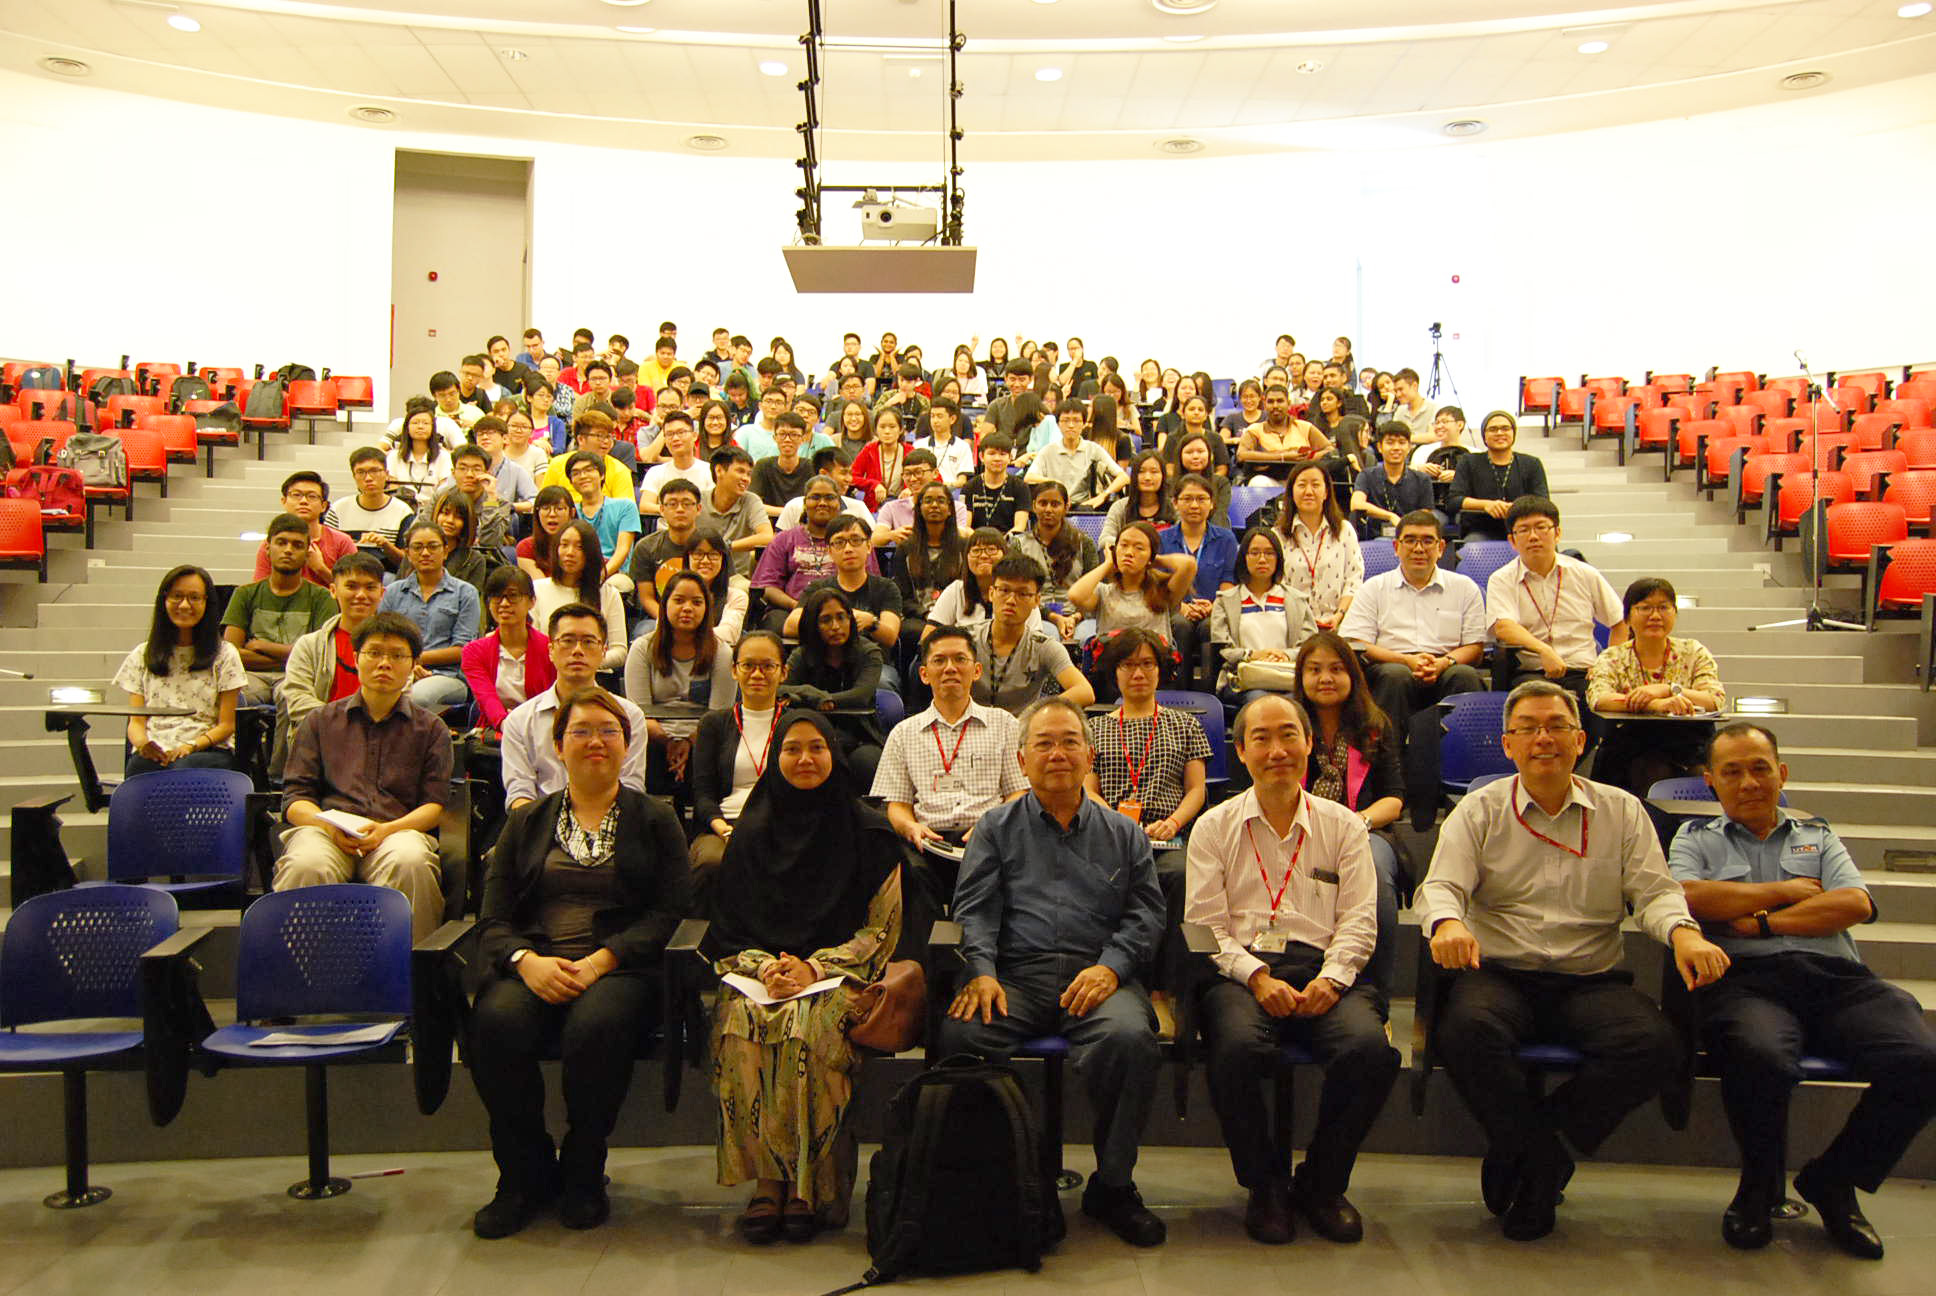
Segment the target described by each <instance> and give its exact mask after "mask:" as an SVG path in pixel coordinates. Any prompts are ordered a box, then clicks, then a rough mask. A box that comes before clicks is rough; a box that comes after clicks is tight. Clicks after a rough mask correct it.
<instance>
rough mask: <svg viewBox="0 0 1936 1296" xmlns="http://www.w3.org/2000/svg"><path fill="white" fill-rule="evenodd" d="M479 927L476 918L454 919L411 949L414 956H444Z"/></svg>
mask: <svg viewBox="0 0 1936 1296" xmlns="http://www.w3.org/2000/svg"><path fill="white" fill-rule="evenodd" d="M476 927H477V919H475V918H453V919H452V920H451V921H449V922H447V923H445V924H444V925H443V926H441V927H439V928H438V929H437V930H436V931H434V932H432V933H430V935H428V936H426V937H424V938H423V939H422V940H421V941H418V942H417V943H416V944H415V945H413V946H412V947H411V950H410V952H411V953H412V954H413V955H414V954H443V953H446V952H448V951H449V950H450V949H451V948H452V947H453V946H455V945H456V944H457V942H458V941H460V940H462V939H464V937H466V936H468V935H470V934H471V932H472V931H473V930H475V929H476Z"/></svg>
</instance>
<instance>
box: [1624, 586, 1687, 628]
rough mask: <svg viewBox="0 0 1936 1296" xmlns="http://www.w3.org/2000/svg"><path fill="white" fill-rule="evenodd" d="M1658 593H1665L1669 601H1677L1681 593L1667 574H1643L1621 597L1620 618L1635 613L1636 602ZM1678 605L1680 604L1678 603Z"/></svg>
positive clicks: (1625, 618)
mask: <svg viewBox="0 0 1936 1296" xmlns="http://www.w3.org/2000/svg"><path fill="white" fill-rule="evenodd" d="M1656 594H1665V595H1666V596H1667V601H1668V602H1669V603H1676V602H1677V600H1678V599H1679V597H1680V596H1679V595H1677V594H1675V593H1674V582H1673V581H1670V580H1668V579H1667V578H1666V577H1665V576H1642V577H1641V578H1640V579H1639V580H1637V581H1635V582H1634V583H1633V584H1631V585H1629V586H1627V592H1626V594H1625V595H1623V596H1622V597H1621V599H1620V619H1621V620H1622V621H1625V620H1627V619H1628V618H1629V617H1631V616H1632V615H1633V610H1634V604H1636V603H1639V602H1640V601H1641V600H1643V599H1649V598H1652V597H1653V596H1654V595H1656ZM1677 605H1678V604H1677Z"/></svg>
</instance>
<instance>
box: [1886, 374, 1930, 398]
mask: <svg viewBox="0 0 1936 1296" xmlns="http://www.w3.org/2000/svg"><path fill="white" fill-rule="evenodd" d="M1895 394H1896V399H1897V400H1919V401H1932V402H1936V374H1930V373H1927V372H1924V373H1916V374H1911V375H1909V377H1907V378H1905V379H1904V380H1903V381H1902V382H1900V383H1898V384H1896V393H1895Z"/></svg>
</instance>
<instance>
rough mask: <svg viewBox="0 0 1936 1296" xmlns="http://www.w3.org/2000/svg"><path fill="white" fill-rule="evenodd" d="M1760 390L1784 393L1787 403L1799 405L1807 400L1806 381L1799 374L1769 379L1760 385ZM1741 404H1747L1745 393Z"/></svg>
mask: <svg viewBox="0 0 1936 1296" xmlns="http://www.w3.org/2000/svg"><path fill="white" fill-rule="evenodd" d="M1751 390H1752V389H1751ZM1761 390H1763V391H1778V392H1786V393H1787V394H1788V400H1789V402H1790V403H1791V404H1795V405H1799V404H1801V403H1802V402H1803V401H1805V400H1807V399H1808V379H1807V378H1806V377H1805V376H1803V375H1801V374H1791V375H1789V376H1788V377H1786V378H1770V379H1769V380H1768V381H1767V382H1764V383H1762V384H1761ZM1741 403H1742V404H1744V405H1745V404H1747V403H1748V398H1747V394H1746V393H1743V395H1742V397H1741Z"/></svg>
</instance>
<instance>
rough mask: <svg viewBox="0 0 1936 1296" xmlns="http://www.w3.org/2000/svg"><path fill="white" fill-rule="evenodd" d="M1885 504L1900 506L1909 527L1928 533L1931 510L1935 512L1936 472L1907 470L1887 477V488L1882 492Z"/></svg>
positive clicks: (1930, 522) (1930, 524)
mask: <svg viewBox="0 0 1936 1296" xmlns="http://www.w3.org/2000/svg"><path fill="white" fill-rule="evenodd" d="M1882 500H1883V503H1885V504H1900V505H1902V511H1903V513H1904V514H1905V515H1906V516H1907V517H1908V519H1909V525H1910V526H1912V527H1918V528H1920V529H1922V530H1924V531H1928V530H1930V529H1931V526H1932V517H1931V514H1932V510H1936V471H1932V470H1930V469H1927V468H1923V469H1917V468H1908V469H1905V470H1903V471H1902V472H1899V473H1892V474H1890V477H1889V488H1888V489H1887V490H1885V491H1883V492H1882Z"/></svg>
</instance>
